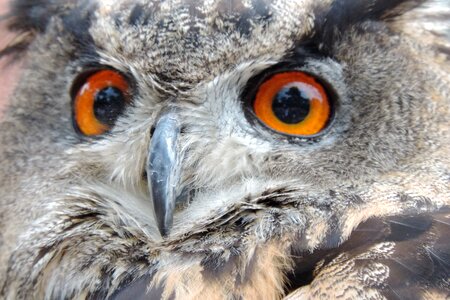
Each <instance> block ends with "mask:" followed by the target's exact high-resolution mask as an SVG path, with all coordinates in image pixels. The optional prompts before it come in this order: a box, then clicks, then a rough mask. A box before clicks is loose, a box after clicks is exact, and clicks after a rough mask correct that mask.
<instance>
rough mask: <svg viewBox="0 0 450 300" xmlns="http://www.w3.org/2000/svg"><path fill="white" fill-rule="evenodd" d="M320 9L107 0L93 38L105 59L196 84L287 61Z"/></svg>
mask: <svg viewBox="0 0 450 300" xmlns="http://www.w3.org/2000/svg"><path fill="white" fill-rule="evenodd" d="M118 7H119V9H118ZM316 7H317V4H314V3H313V1H310V0H303V1H287V0H279V1H269V0H233V1H230V0H208V1H194V0H189V1H186V0H185V1H181V0H179V1H173V0H172V1H144V0H141V1H122V2H120V3H118V2H115V1H112V0H111V1H103V0H102V1H99V2H98V5H97V9H96V14H95V18H94V20H93V22H92V24H91V26H90V30H89V31H90V33H91V35H92V38H93V40H94V43H95V44H96V45H99V46H98V47H97V48H102V51H103V54H104V56H105V57H108V56H113V57H114V58H116V59H117V58H118V59H119V60H123V61H124V62H125V61H126V63H127V64H129V65H131V66H135V67H136V68H137V69H139V70H140V71H147V72H150V73H157V74H163V75H164V78H165V79H167V80H170V79H172V80H173V81H188V82H191V83H194V82H199V81H201V80H204V79H205V78H208V77H214V76H216V75H217V74H220V73H221V72H224V71H225V70H226V69H227V68H229V67H231V66H235V65H237V64H239V63H242V62H246V61H249V60H254V59H261V58H265V59H270V60H275V61H276V60H279V59H281V58H282V57H283V56H284V55H286V53H287V52H288V51H289V50H291V49H292V48H293V47H294V45H295V43H296V41H299V40H301V39H302V38H303V37H305V36H307V35H308V34H310V33H311V31H312V30H313V24H314V13H313V12H314V10H315V8H316ZM292 11H295V12H296V13H295V14H292ZM100 45H101V47H100ZM186 74H189V76H186Z"/></svg>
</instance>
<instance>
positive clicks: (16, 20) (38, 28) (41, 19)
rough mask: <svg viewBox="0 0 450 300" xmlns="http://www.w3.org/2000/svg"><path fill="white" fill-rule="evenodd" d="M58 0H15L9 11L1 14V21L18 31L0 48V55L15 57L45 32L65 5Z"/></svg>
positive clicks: (9, 28) (11, 29)
mask: <svg viewBox="0 0 450 300" xmlns="http://www.w3.org/2000/svg"><path fill="white" fill-rule="evenodd" d="M61 2H62V1H58V0H14V1H10V3H9V11H8V12H7V13H6V14H5V15H3V16H0V22H1V23H3V24H4V25H6V26H5V27H7V29H8V30H10V31H11V32H14V33H17V34H16V35H15V37H14V38H13V39H12V40H11V41H9V43H8V44H7V45H5V46H3V48H1V49H0V57H2V56H5V55H10V54H12V55H13V57H14V58H17V57H19V56H20V54H21V53H22V52H23V51H24V50H26V49H27V48H28V45H29V44H30V43H31V42H32V41H33V39H34V37H35V36H36V34H39V33H40V32H44V31H45V29H46V28H47V24H48V23H49V21H50V20H51V18H52V17H53V16H54V15H56V14H59V13H60V12H61V11H62V10H63V9H64V5H63V4H61ZM3 24H2V25H3Z"/></svg>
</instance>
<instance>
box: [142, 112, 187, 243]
mask: <svg viewBox="0 0 450 300" xmlns="http://www.w3.org/2000/svg"><path fill="white" fill-rule="evenodd" d="M179 133H180V125H179V122H178V119H177V115H176V114H175V112H173V111H169V112H167V113H165V114H163V115H162V116H161V117H160V119H159V120H158V122H157V123H156V126H155V131H154V133H153V136H152V139H151V142H150V147H149V150H148V157H147V168H146V171H147V178H148V179H147V180H148V188H149V191H150V195H151V197H152V201H153V207H154V213H155V219H156V222H157V225H158V229H159V232H160V233H161V235H162V236H163V237H165V236H167V234H168V233H169V230H170V228H171V227H172V223H173V213H174V209H175V202H176V197H177V193H176V191H177V186H178V183H179V179H180V167H179V161H180V158H179V155H178V153H179V151H177V150H178V149H177V139H178V135H179Z"/></svg>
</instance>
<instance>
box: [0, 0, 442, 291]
mask: <svg viewBox="0 0 450 300" xmlns="http://www.w3.org/2000/svg"><path fill="white" fill-rule="evenodd" d="M22 2H24V1H22ZM22 2H18V3H19V4H18V5H17V7H16V10H17V12H20V14H19V13H18V17H29V22H34V23H33V24H28V23H27V24H25V25H23V26H28V25H29V26H32V27H34V28H35V30H36V31H38V32H39V33H38V34H37V37H36V38H35V40H34V41H33V44H32V45H31V46H30V50H29V52H28V53H29V58H28V61H29V68H28V70H27V71H26V73H25V75H24V79H23V81H22V83H21V86H20V87H19V90H18V92H17V93H16V95H17V98H16V99H15V100H14V102H13V104H12V107H11V109H10V111H11V113H10V114H9V116H8V117H7V118H10V119H7V120H16V121H14V122H13V121H10V123H11V124H12V123H14V124H19V125H15V127H13V130H12V131H13V132H14V134H15V136H16V137H18V139H20V140H21V141H24V145H19V144H17V145H16V148H15V149H16V150H15V153H14V154H10V155H13V156H14V161H15V162H16V163H11V166H9V165H7V166H9V167H7V168H6V169H8V168H9V169H11V170H14V174H17V175H16V177H17V180H15V181H14V182H13V186H14V190H17V189H18V190H21V191H22V190H23V191H22V192H20V193H21V194H23V197H24V198H26V199H30V201H25V203H24V204H18V207H17V208H16V209H14V211H15V212H17V213H18V214H19V215H26V216H28V215H29V213H28V211H30V208H31V209H32V210H34V213H33V218H30V221H29V222H28V221H26V222H25V223H24V224H23V225H22V226H20V228H23V232H21V234H20V235H19V237H18V239H19V241H20V242H15V243H20V244H21V245H22V249H31V250H30V251H31V252H32V254H31V255H26V254H24V252H23V251H22V250H20V249H19V250H17V251H16V252H14V253H13V254H12V255H11V257H12V261H14V262H15V263H14V264H13V265H11V266H10V267H9V270H8V274H9V275H8V276H9V277H8V278H9V279H8V280H12V279H17V278H20V280H22V281H20V280H18V282H28V281H30V282H28V285H26V286H29V289H30V290H29V291H31V290H32V289H33V287H34V284H40V285H41V286H45V288H41V289H40V290H39V292H36V293H43V294H39V295H53V296H57V295H60V296H64V295H66V296H67V295H72V296H74V295H78V293H80V292H81V291H83V290H86V291H89V293H91V292H92V293H94V292H96V293H99V294H98V295H103V296H105V295H112V294H113V292H114V290H115V289H117V288H118V287H119V286H123V285H124V284H125V282H129V281H130V280H131V279H130V276H135V277H136V278H137V277H140V276H144V275H146V274H147V275H148V274H150V273H152V274H154V277H152V278H155V279H154V280H153V281H152V282H153V283H152V284H153V285H154V286H158V284H163V283H164V284H165V287H166V288H167V291H173V290H174V289H176V288H175V287H174V286H175V285H176V284H179V283H181V282H185V281H186V280H188V279H187V277H189V276H190V277H192V276H194V275H195V274H197V275H198V274H200V273H201V272H209V273H211V274H210V275H208V276H207V278H213V279H214V280H212V281H213V282H215V283H214V284H215V285H214V284H212V283H211V282H210V283H209V284H210V287H213V286H214V287H217V286H216V285H218V284H219V282H220V280H221V278H223V276H225V273H226V272H225V271H223V270H227V268H229V269H230V270H232V271H231V273H232V274H235V275H236V276H237V274H240V275H242V276H244V275H245V276H247V277H249V278H253V279H254V282H256V283H255V284H254V285H252V287H248V286H247V285H246V284H245V282H244V281H245V280H243V281H242V282H240V283H239V285H240V286H242V288H243V291H244V292H243V293H244V294H245V291H246V290H245V289H255V290H258V289H262V290H260V291H259V292H261V291H262V292H264V293H266V295H272V296H274V297H279V295H280V294H282V291H283V289H284V287H283V285H282V284H281V285H280V284H279V282H282V281H283V280H282V277H283V276H284V275H283V274H284V272H285V271H286V269H288V268H289V266H290V259H289V257H290V255H291V253H292V249H293V248H295V249H296V251H307V250H308V251H311V250H313V249H316V248H321V249H322V248H329V247H334V246H336V245H338V244H339V243H340V242H342V241H343V240H345V239H346V238H347V237H348V236H349V235H350V233H351V232H352V230H353V228H354V227H355V226H356V225H358V224H359V222H361V221H363V220H365V219H367V218H369V217H371V216H378V215H386V214H390V213H393V212H399V211H406V210H408V209H417V207H419V206H426V205H429V206H430V207H431V206H434V205H441V204H442V203H444V202H445V201H448V199H449V198H448V188H445V184H443V182H444V181H445V179H444V177H445V175H444V173H445V172H446V170H448V168H447V167H448V158H447V159H444V158H443V156H442V153H444V152H445V151H447V150H445V149H447V148H446V147H448V134H447V135H445V134H444V132H447V131H446V130H448V121H446V120H447V117H448V97H447V98H446V96H445V91H443V90H442V89H445V87H443V86H444V85H445V83H444V82H445V80H446V77H445V76H443V74H444V73H445V72H444V71H442V72H443V73H439V72H441V71H439V70H438V69H439V68H438V69H434V68H435V67H437V66H438V64H436V62H435V61H434V60H433V58H432V57H431V56H432V55H431V54H430V55H429V57H428V58H426V59H427V62H426V63H424V62H423V59H424V58H423V53H424V52H425V53H431V52H432V51H434V49H433V48H432V47H431V46H427V45H425V46H423V45H419V44H417V43H416V42H415V40H414V38H413V37H411V36H408V34H407V33H405V32H404V30H403V27H402V23H401V21H400V19H399V18H400V16H405V14H406V16H408V12H406V11H407V9H409V8H410V6H411V3H410V2H408V1H396V3H390V2H389V3H388V1H382V0H380V1H375V3H372V4H373V5H372V4H370V3H368V2H369V1H360V2H358V3H356V2H353V1H308V0H305V1H264V0H259V1H232V2H229V1H200V2H198V1H125V0H124V1H119V2H117V1H79V2H77V3H67V4H64V5H63V4H58V5H56V4H53V3H40V4H39V5H36V7H34V8H33V9H34V10H30V11H26V10H25V9H24V8H23V7H22V6H20V5H21V4H20V3H22ZM397 2H399V3H400V4H401V5H400V4H399V3H397ZM413 4H415V3H413ZM47 14H48V15H47ZM16 26H18V25H16ZM22 29H23V28H22ZM447 79H448V78H447ZM437 81H439V83H436V82H437ZM5 124H7V125H3V126H8V122H5ZM11 126H12V125H11ZM5 153H6V152H5ZM445 153H446V152H445ZM3 155H6V154H3ZM21 161H22V162H23V163H22V165H21V166H20V167H18V166H17V162H21ZM430 161H432V162H438V161H439V163H433V164H430V163H429V162H430ZM19 165H20V164H19ZM4 173H5V174H6V172H4ZM0 178H2V177H0ZM50 178H51V179H50ZM36 189H38V190H39V192H38V195H36V194H33V193H32V191H33V190H36ZM5 195H7V198H8V197H9V198H14V195H12V194H11V195H9V194H8V192H5ZM31 199H32V200H33V201H31ZM430 199H432V200H430ZM445 199H447V200H445ZM10 215H13V214H12V213H10ZM11 218H12V217H11ZM11 224H12V223H11ZM14 224H15V223H14ZM11 226H12V225H11ZM27 228H34V229H33V230H28V229H27ZM253 257H256V258H254V261H253V260H252V258H253ZM263 258H264V259H263ZM58 259H59V262H60V263H59V266H58V265H57V264H56V263H55V261H57V260H58ZM252 261H253V262H252ZM37 262H39V263H37ZM81 262H83V263H81ZM250 262H252V263H250ZM62 265H64V268H61V267H60V266H62ZM241 265H245V266H247V269H246V270H245V271H242V272H244V273H245V274H244V273H243V274H241V273H239V272H241V270H238V269H239V268H238V267H237V266H241ZM242 268H243V269H245V268H244V267H242ZM242 268H241V269H242ZM21 270H33V272H34V273H33V274H34V275H33V276H31V277H32V278H40V279H39V280H37V279H36V280H37V281H35V282H34V283H31V280H32V279H26V278H25V277H26V276H25V275H27V276H28V274H25V275H20V274H22V273H21V272H22V271H21ZM212 270H215V271H214V272H213V271H212ZM262 270H264V271H262ZM269 271H270V273H271V274H273V275H271V276H272V277H271V278H267V276H266V277H264V276H263V275H264V274H262V273H267V272H269ZM199 272H200V273H199ZM50 273H52V275H48V276H49V277H45V276H44V275H42V274H50ZM175 273H178V274H175ZM209 273H208V274H209ZM87 274H89V275H87ZM99 274H101V276H100V278H103V279H102V280H100V281H99V282H100V283H99V284H94V283H92V279H93V278H97V277H96V276H99ZM130 274H131V275H130ZM155 274H156V275H155ZM180 274H181V275H180ZM258 274H259V275H258ZM188 275H189V276H188ZM197 275H195V276H197ZM42 276H44V277H42ZM58 276H61V277H62V278H67V279H69V278H70V281H71V282H73V283H67V284H64V285H63V287H61V285H59V284H58V283H57V282H56V281H54V280H53V279H52V278H58ZM183 276H184V277H183ZM195 276H194V277H195ZM245 276H244V277H245ZM215 280H216V281H215ZM206 281H207V280H206V279H203V281H202V282H203V284H205V283H204V282H206ZM36 282H38V283H36ZM106 282H107V283H106ZM170 284H174V286H171V285H170ZM205 285H206V284H205ZM225 286H226V288H224V290H227V291H229V290H230V288H229V287H228V286H227V284H225ZM263 286H265V287H264V288H262V287H263ZM202 288H203V291H205V289H207V288H206V287H205V286H202ZM11 290H13V289H11ZM200 290H202V289H200ZM259 292H258V293H259ZM24 293H26V291H24ZM46 293H47V294H46ZM86 293H88V292H86ZM180 293H181V292H180ZM248 293H250V292H248ZM36 295H38V294H36ZM39 295H38V296H39ZM169 295H170V294H169ZM177 295H182V293H181V294H177Z"/></svg>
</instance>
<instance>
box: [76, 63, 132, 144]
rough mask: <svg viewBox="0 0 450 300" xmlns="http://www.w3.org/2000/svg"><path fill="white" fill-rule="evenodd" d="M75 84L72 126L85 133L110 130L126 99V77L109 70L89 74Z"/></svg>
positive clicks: (88, 134)
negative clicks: (79, 82) (73, 124)
mask: <svg viewBox="0 0 450 300" xmlns="http://www.w3.org/2000/svg"><path fill="white" fill-rule="evenodd" d="M84 78H85V79H84V80H83V81H82V82H81V84H78V85H77V86H76V89H75V90H74V93H73V94H75V97H74V100H73V118H74V123H75V125H76V128H77V129H78V130H79V131H80V132H81V133H82V134H84V135H86V136H96V135H100V134H103V133H105V132H106V131H108V130H110V129H111V127H112V126H113V125H114V122H115V121H116V119H117V118H118V117H119V115H120V114H121V113H122V112H123V110H124V109H125V106H126V104H127V103H128V102H129V91H128V90H129V86H128V82H127V80H126V78H125V77H124V76H123V75H121V74H120V73H118V72H116V71H113V70H101V71H97V72H94V73H91V74H90V75H89V76H87V77H84Z"/></svg>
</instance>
